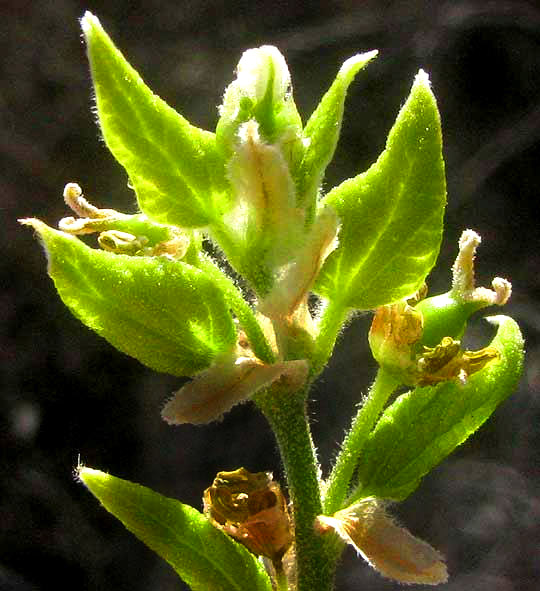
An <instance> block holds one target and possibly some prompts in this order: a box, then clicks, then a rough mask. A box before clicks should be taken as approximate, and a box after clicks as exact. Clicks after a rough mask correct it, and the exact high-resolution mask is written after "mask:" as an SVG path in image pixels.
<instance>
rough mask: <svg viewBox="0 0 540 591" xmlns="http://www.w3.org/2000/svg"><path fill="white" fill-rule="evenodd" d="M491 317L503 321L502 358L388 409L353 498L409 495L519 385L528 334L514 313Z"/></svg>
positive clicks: (498, 342) (498, 340) (496, 342)
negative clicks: (523, 333)
mask: <svg viewBox="0 0 540 591" xmlns="http://www.w3.org/2000/svg"><path fill="white" fill-rule="evenodd" d="M489 320H490V322H492V323H494V324H497V325H498V331H497V334H496V336H495V338H494V339H493V341H492V342H491V346H492V347H494V348H495V349H496V350H497V351H498V353H499V355H500V357H499V359H498V360H496V361H492V362H491V363H490V364H489V365H488V366H487V367H486V368H485V369H483V370H481V371H479V372H478V373H476V374H474V375H472V376H471V377H470V378H469V379H468V381H467V383H466V384H465V385H462V384H459V383H458V382H456V381H448V382H444V383H442V384H440V385H438V386H436V387H425V388H416V389H414V390H412V391H410V392H407V393H406V394H403V395H402V396H400V397H399V398H398V399H397V400H396V401H395V402H394V403H393V404H392V405H391V406H390V407H388V408H387V410H386V411H385V412H384V414H383V415H382V417H381V419H380V420H379V422H378V424H377V426H376V427H375V429H374V431H373V432H372V433H371V435H370V436H369V438H368V440H367V441H366V445H365V446H364V449H363V451H362V455H361V457H360V461H359V464H358V480H359V482H360V485H359V487H358V489H357V490H356V491H355V493H354V494H353V497H352V498H353V499H358V498H363V497H368V496H376V497H379V498H387V499H394V500H401V499H405V498H406V497H407V496H408V495H409V494H410V493H411V492H413V491H414V489H415V488H416V487H417V486H418V484H419V483H420V480H421V478H422V477H423V476H424V475H425V474H427V473H428V472H429V471H430V470H431V469H432V468H434V467H435V466H436V465H437V464H439V463H440V462H441V461H442V460H443V459H444V458H445V457H446V456H448V455H449V454H450V453H451V452H452V451H453V450H454V449H455V448H456V447H457V446H458V445H460V444H461V443H463V442H464V441H465V440H466V439H467V438H468V437H469V436H470V435H472V434H473V433H474V432H475V431H476V430H477V429H478V428H479V427H480V426H481V425H482V424H483V423H484V422H485V421H486V420H487V419H488V418H489V417H490V415H491V414H492V413H493V411H494V410H495V409H496V407H497V406H498V405H499V404H500V403H501V402H502V401H503V400H504V399H505V398H506V397H507V396H508V395H509V394H510V393H511V392H512V391H513V390H514V389H515V387H516V384H517V381H518V380H519V377H520V375H521V370H522V364H523V337H522V336H521V332H520V330H519V327H518V325H517V324H516V322H515V321H514V320H512V319H511V318H509V317H508V316H492V317H490V318H489Z"/></svg>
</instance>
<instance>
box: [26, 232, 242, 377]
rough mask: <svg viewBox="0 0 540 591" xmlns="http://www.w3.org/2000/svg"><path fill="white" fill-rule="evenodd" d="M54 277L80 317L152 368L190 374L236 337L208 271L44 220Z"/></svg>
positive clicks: (60, 292) (221, 295)
mask: <svg viewBox="0 0 540 591" xmlns="http://www.w3.org/2000/svg"><path fill="white" fill-rule="evenodd" d="M25 223H26V224H29V225H31V226H33V227H34V229H35V230H36V231H37V232H38V233H39V235H40V237H41V238H42V240H43V242H44V244H45V249H46V253H47V257H48V263H49V267H48V271H49V275H50V276H51V277H52V279H53V280H54V283H55V286H56V289H57V290H58V293H59V294H60V297H61V298H62V300H63V301H64V303H65V304H66V305H67V306H68V308H69V309H70V310H71V312H73V314H74V315H75V316H77V318H79V320H81V321H82V322H83V323H84V324H86V325H87V326H89V327H90V328H92V329H93V330H95V331H96V332H97V333H98V334H100V335H101V336H102V337H104V338H105V339H107V340H108V341H109V342H110V343H111V344H112V345H114V346H115V347H116V348H117V349H119V350H120V351H123V352H124V353H127V354H128V355H131V356H133V357H135V358H136V359H138V360H139V361H140V362H141V363H144V364H145V365H148V366H149V367H151V368H153V369H155V370H157V371H162V372H166V373H171V374H173V375H178V376H191V375H194V374H195V373H197V372H199V371H201V370H203V369H205V368H207V367H208V366H210V364H211V363H212V361H213V360H214V358H215V357H216V356H217V355H219V354H220V353H223V352H224V351H226V350H228V349H230V348H231V347H232V346H233V344H234V343H235V342H236V330H235V327H234V323H233V320H232V317H231V315H230V312H229V309H228V306H227V304H226V302H225V298H224V295H223V294H222V292H221V290H220V289H219V288H218V287H217V285H216V284H215V282H214V281H212V280H211V279H209V278H208V277H207V276H206V274H205V273H203V272H202V271H201V270H199V269H197V268H195V267H192V266H191V265H187V264H186V263H183V262H181V261H171V260H169V259H167V258H165V257H147V256H136V257H135V256H127V255H117V254H112V253H110V252H105V251H101V250H96V249H92V248H90V247H88V246H86V245H85V244H84V243H83V242H81V241H80V240H78V239H77V238H74V237H73V236H70V235H69V234H66V233H64V232H59V231H57V230H53V229H52V228H49V227H48V226H46V225H45V224H44V223H43V222H40V221H39V220H25Z"/></svg>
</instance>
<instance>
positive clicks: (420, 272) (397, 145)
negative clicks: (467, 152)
mask: <svg viewBox="0 0 540 591" xmlns="http://www.w3.org/2000/svg"><path fill="white" fill-rule="evenodd" d="M445 202H446V188H445V177H444V163H443V159H442V140H441V127H440V119H439V113H438V110H437V105H436V102H435V97H434V96H433V94H432V92H431V90H430V87H429V81H428V78H427V75H426V74H425V73H424V72H422V71H420V73H419V74H418V75H417V77H416V79H415V82H414V84H413V87H412V90H411V94H410V96H409V98H408V100H407V102H406V103H405V105H404V106H403V108H402V109H401V111H400V113H399V115H398V118H397V120H396V122H395V124H394V126H393V128H392V130H391V131H390V134H389V136H388V141H387V144H386V149H385V150H384V152H383V153H382V154H381V156H380V157H379V158H378V160H377V162H375V164H373V165H372V166H371V167H370V168H369V170H367V171H366V172H365V173H363V174H360V175H358V176H357V177H355V178H353V179H349V180H347V181H345V182H343V183H342V184H341V185H340V186H339V187H336V188H335V189H333V190H332V191H330V193H328V195H327V196H326V198H325V199H324V203H327V204H329V205H331V206H332V207H334V208H335V210H336V211H337V213H338V215H339V217H340V218H341V221H342V227H341V230H340V233H339V247H338V248H337V249H336V250H335V251H334V252H333V253H331V254H330V256H329V257H328V259H327V260H326V262H325V264H324V266H323V268H322V270H321V273H320V275H319V278H318V281H317V284H316V287H315V289H316V291H317V292H318V293H319V294H320V295H322V296H324V297H326V298H328V299H338V300H340V301H341V302H343V304H344V305H346V306H349V307H351V308H357V309H364V310H365V309H371V308H375V307H377V306H380V305H383V304H388V303H390V302H394V301H397V300H399V299H401V298H403V297H406V296H408V295H410V294H412V293H413V292H415V291H416V290H417V289H419V287H420V286H421V285H422V283H423V281H424V279H425V278H426V276H427V274H428V273H429V271H430V270H431V268H432V267H433V265H434V264H435V260H436V258H437V255H438V252H439V247H440V243H441V239H442V228H443V225H442V224H443V214H444V206H445Z"/></svg>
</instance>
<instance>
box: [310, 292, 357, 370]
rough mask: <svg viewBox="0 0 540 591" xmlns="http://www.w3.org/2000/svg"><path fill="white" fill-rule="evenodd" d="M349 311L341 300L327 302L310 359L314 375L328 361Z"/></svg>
mask: <svg viewBox="0 0 540 591" xmlns="http://www.w3.org/2000/svg"><path fill="white" fill-rule="evenodd" d="M347 313H348V310H347V308H346V306H344V305H343V304H342V303H341V302H339V301H337V300H331V301H329V302H327V304H326V307H325V308H324V310H323V312H322V314H321V317H320V320H319V326H318V328H319V334H318V336H317V339H316V342H315V350H314V352H313V355H312V356H311V359H310V361H311V368H312V374H311V375H312V376H317V375H318V374H319V373H320V372H321V371H322V370H323V369H324V366H325V365H326V364H327V363H328V360H329V359H330V356H331V355H332V351H333V350H334V346H335V344H336V340H337V338H338V335H339V333H340V331H341V329H342V328H343V323H344V322H345V320H346V319H347Z"/></svg>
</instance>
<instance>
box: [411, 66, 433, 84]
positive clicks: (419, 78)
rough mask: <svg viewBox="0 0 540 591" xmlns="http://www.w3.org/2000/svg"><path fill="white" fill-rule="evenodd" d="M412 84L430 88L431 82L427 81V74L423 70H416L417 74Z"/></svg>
mask: <svg viewBox="0 0 540 591" xmlns="http://www.w3.org/2000/svg"><path fill="white" fill-rule="evenodd" d="M414 82H415V84H417V85H422V86H427V87H428V88H431V81H430V79H429V74H428V73H427V72H426V71H425V70H422V69H420V70H418V74H416V76H415V78H414Z"/></svg>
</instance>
